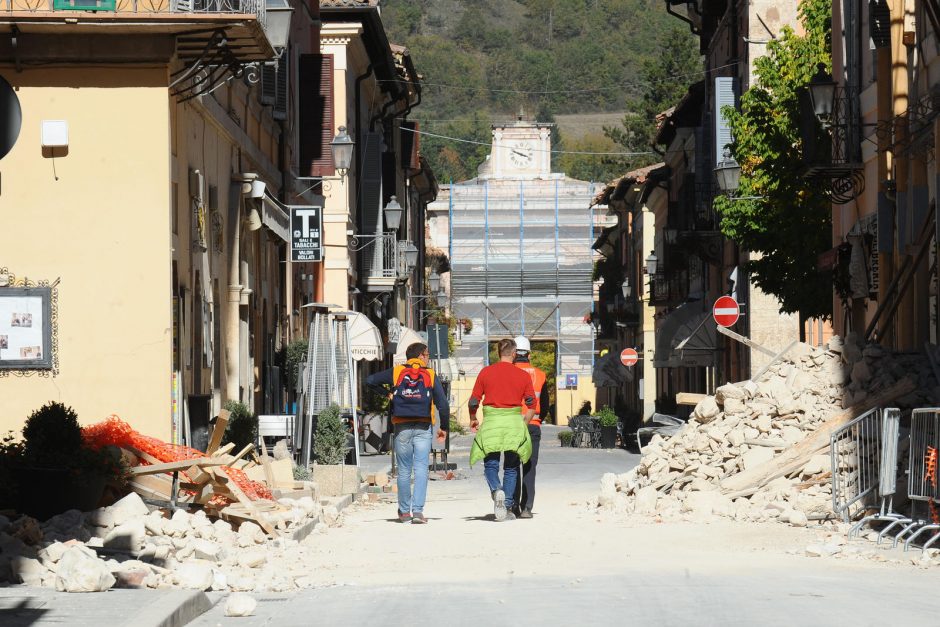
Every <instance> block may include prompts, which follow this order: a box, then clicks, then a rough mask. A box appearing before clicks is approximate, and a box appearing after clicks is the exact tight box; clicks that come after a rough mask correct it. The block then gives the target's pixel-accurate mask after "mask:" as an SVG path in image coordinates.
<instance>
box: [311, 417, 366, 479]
mask: <svg viewBox="0 0 940 627" xmlns="http://www.w3.org/2000/svg"><path fill="white" fill-rule="evenodd" d="M347 436H348V431H347V429H346V426H345V425H344V424H343V420H342V419H341V418H340V412H339V406H338V405H330V406H329V407H327V408H326V409H324V410H323V411H321V412H320V414H319V415H318V416H317V426H316V429H315V430H314V433H313V460H314V465H313V480H314V481H316V482H317V485H318V486H319V488H320V493H321V494H323V495H325V496H340V495H343V494H355V493H356V492H357V491H358V490H359V473H358V469H357V468H356V467H355V466H347V465H345V464H344V463H343V461H344V460H345V459H346V452H347V449H348V446H347V441H348V437H347Z"/></svg>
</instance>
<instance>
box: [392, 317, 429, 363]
mask: <svg viewBox="0 0 940 627" xmlns="http://www.w3.org/2000/svg"><path fill="white" fill-rule="evenodd" d="M415 342H420V343H422V344H427V342H425V341H424V339H423V338H422V337H421V336H420V335H418V332H417V331H415V330H414V329H409V328H408V327H406V326H404V325H402V327H401V335H399V336H398V345H397V346H396V347H395V356H394V357H393V358H392V363H393V364H395V365H396V366H397V365H398V364H403V363H405V361H406V359H407V358H406V357H405V351H406V350H408V347H409V346H411V345H412V344H414V343H415Z"/></svg>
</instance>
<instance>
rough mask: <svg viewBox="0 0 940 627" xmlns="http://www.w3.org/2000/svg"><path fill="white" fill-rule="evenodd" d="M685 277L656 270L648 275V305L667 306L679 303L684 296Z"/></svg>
mask: <svg viewBox="0 0 940 627" xmlns="http://www.w3.org/2000/svg"><path fill="white" fill-rule="evenodd" d="M684 288H685V277H684V276H682V275H676V274H669V273H665V272H657V273H656V274H653V275H651V276H650V291H649V294H650V301H649V303H650V305H653V306H655V307H669V306H671V305H675V304H677V303H681V302H682V301H684V300H685V298H686V295H687V294H686V292H687V290H685V289H684Z"/></svg>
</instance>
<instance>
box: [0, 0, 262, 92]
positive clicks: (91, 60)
mask: <svg viewBox="0 0 940 627" xmlns="http://www.w3.org/2000/svg"><path fill="white" fill-rule="evenodd" d="M270 9H271V10H272V11H276V10H277V9H276V8H275V7H273V6H272V7H270ZM4 14H5V16H4V17H2V18H0V33H4V34H8V35H10V36H15V35H16V34H17V33H22V37H21V38H20V40H19V41H18V42H17V43H16V44H15V47H14V48H12V49H10V50H5V51H4V52H0V57H3V58H6V57H7V56H8V55H10V58H11V59H12V58H13V57H15V60H16V61H17V62H23V63H28V64H48V63H69V64H95V63H127V62H135V61H139V62H145V61H146V62H154V61H156V62H163V63H166V62H170V61H172V59H173V58H174V57H175V58H178V59H179V61H180V62H181V63H182V65H183V69H182V70H180V72H179V73H178V74H175V75H174V76H176V77H179V76H180V75H182V73H183V72H186V74H185V75H183V79H184V80H186V81H189V80H190V79H191V78H192V77H194V76H195V75H197V74H207V75H210V76H211V75H212V73H213V72H217V74H218V75H219V76H218V78H220V79H221V78H227V77H229V76H231V75H236V76H240V75H241V74H242V73H244V71H245V70H244V67H243V66H244V65H246V64H249V63H255V62H259V61H268V60H270V59H273V58H274V57H275V50H274V47H273V45H272V37H273V36H274V35H273V32H272V33H268V32H267V31H266V30H265V24H266V22H268V21H270V22H271V23H272V24H276V23H278V20H276V19H271V20H268V14H269V7H268V0H0V15H4ZM271 15H273V12H272V13H271ZM145 38H146V39H145ZM217 68H223V69H221V70H217ZM214 78H217V77H213V79H214ZM207 80H208V79H203V80H202V81H200V84H201V85H203V86H205V84H206V83H207ZM173 81H174V78H172V77H171V83H172V82H173ZM215 83H216V81H215V80H213V81H211V83H210V84H212V85H213V86H214V85H215ZM200 93H203V92H200Z"/></svg>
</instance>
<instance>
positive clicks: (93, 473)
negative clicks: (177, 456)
mask: <svg viewBox="0 0 940 627" xmlns="http://www.w3.org/2000/svg"><path fill="white" fill-rule="evenodd" d="M0 466H3V467H4V469H5V473H3V474H7V475H8V476H9V477H10V479H11V481H12V484H13V485H12V490H11V491H10V493H9V496H11V497H12V502H13V503H15V504H16V509H17V510H19V511H20V512H22V513H24V514H29V515H30V516H32V517H34V518H37V519H39V520H45V519H47V518H49V517H51V516H54V515H56V514H60V513H62V512H64V511H66V510H70V509H80V510H83V511H88V510H91V509H94V508H95V507H97V506H98V504H99V501H100V500H101V497H102V494H103V493H104V488H105V484H106V483H108V482H109V481H115V482H121V481H123V479H124V478H125V470H124V468H123V466H122V465H121V460H120V455H115V454H114V452H113V451H112V450H111V449H110V448H108V447H106V448H102V449H101V450H94V449H92V448H90V447H87V446H85V444H84V442H83V441H82V430H81V427H80V426H79V424H78V416H77V415H76V414H75V411H74V410H73V409H72V408H71V407H67V406H65V405H63V404H62V403H56V402H51V403H47V404H46V405H43V406H42V407H41V408H39V409H37V410H36V411H34V412H33V413H32V414H30V416H29V418H27V419H26V424H25V425H24V427H23V437H22V440H19V441H17V440H15V439H14V438H13V437H12V435H11V436H8V437H7V438H5V439H4V441H3V444H2V445H0Z"/></svg>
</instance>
